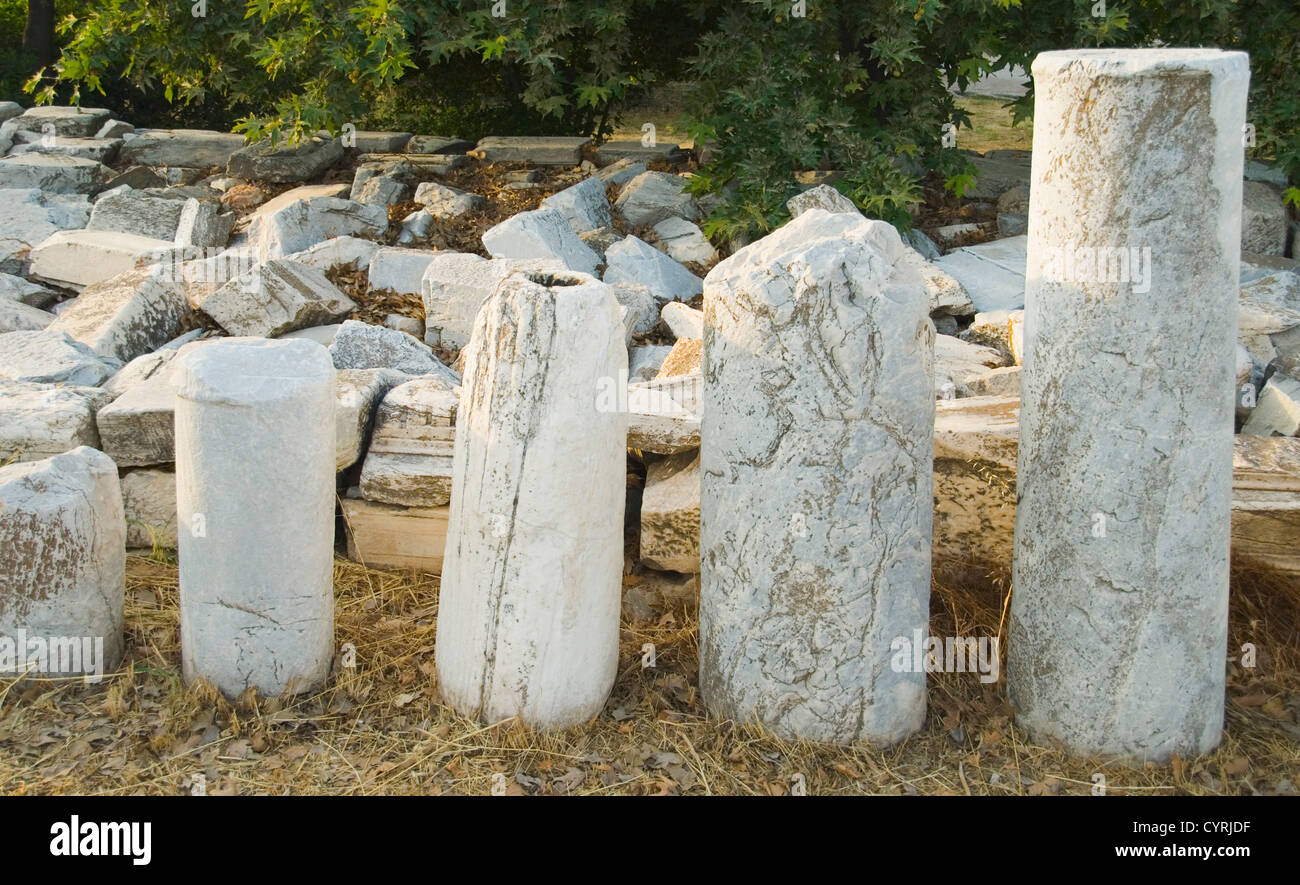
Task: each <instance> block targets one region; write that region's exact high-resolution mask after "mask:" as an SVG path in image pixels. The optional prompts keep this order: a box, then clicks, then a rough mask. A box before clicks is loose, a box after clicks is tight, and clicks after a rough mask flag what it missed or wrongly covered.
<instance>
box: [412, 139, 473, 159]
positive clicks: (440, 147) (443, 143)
mask: <svg viewBox="0 0 1300 885" xmlns="http://www.w3.org/2000/svg"><path fill="white" fill-rule="evenodd" d="M473 147H474V142H472V141H465V140H464V139H463V138H456V137H455V136H451V137H448V136H444V135H416V136H412V138H411V140H410V141H408V142H407V143H406V152H407V153H408V154H463V153H465V151H468V150H470V149H472V148H473Z"/></svg>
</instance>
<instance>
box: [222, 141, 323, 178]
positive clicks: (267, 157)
mask: <svg viewBox="0 0 1300 885" xmlns="http://www.w3.org/2000/svg"><path fill="white" fill-rule="evenodd" d="M342 159H343V144H342V143H341V142H340V141H339V140H338V139H337V138H321V137H319V136H314V137H312V138H309V139H303V140H302V141H300V142H299V143H298V144H294V145H290V144H285V143H281V144H277V145H275V146H272V145H271V143H270V141H269V140H268V141H261V142H257V143H256V144H250V145H247V146H245V147H242V148H240V149H239V150H237V151H235V152H234V153H233V154H231V155H230V161H229V162H228V164H227V166H226V171H227V172H228V173H229V174H230V175H233V176H235V177H236V178H244V179H247V180H249V181H269V182H272V183H283V182H289V181H308V180H310V179H313V178H316V177H318V176H319V175H321V174H322V173H323V172H325V170H326V169H329V168H330V167H331V166H333V165H334V164H335V163H337V162H338V161H339V160H342Z"/></svg>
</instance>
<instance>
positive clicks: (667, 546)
mask: <svg viewBox="0 0 1300 885" xmlns="http://www.w3.org/2000/svg"><path fill="white" fill-rule="evenodd" d="M641 561H642V562H644V563H645V564H646V565H648V566H650V567H651V568H656V569H660V570H663V571H670V572H688V573H694V572H698V571H699V570H700V455H699V452H698V451H696V452H683V453H682V454H679V455H670V456H669V457H667V458H664V459H663V460H660V461H655V462H653V463H651V464H650V465H649V467H648V468H647V469H646V482H645V492H644V494H643V495H642V498H641Z"/></svg>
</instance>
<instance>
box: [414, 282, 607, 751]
mask: <svg viewBox="0 0 1300 885" xmlns="http://www.w3.org/2000/svg"><path fill="white" fill-rule="evenodd" d="M463 377H464V380H463V382H462V387H461V395H460V408H459V409H458V410H457V420H456V453H455V459H454V465H453V468H452V474H453V478H452V489H451V512H450V514H449V517H448V523H447V547H446V553H445V556H444V559H443V569H442V589H441V591H440V595H439V606H438V636H437V643H436V644H437V662H438V687H439V690H440V691H441V693H442V696H443V697H444V698H446V699H447V700H448V701H449V702H450V703H451V704H452V706H453V707H455V708H456V709H457V710H458V711H460V712H461V713H463V714H465V715H470V716H477V717H479V718H480V719H482V720H484V721H487V722H497V721H500V720H502V719H507V718H509V717H512V716H517V717H518V719H519V721H520V722H522V723H524V724H526V725H529V726H531V727H533V728H538V729H562V728H567V727H569V726H572V725H578V724H580V723H582V722H585V721H587V720H588V719H590V718H591V717H592V716H595V715H596V714H597V713H599V712H600V709H601V707H602V706H603V705H604V703H605V698H606V697H607V696H608V694H609V690H610V688H611V687H612V686H613V684H614V675H615V672H616V670H617V668H618V639H619V627H618V619H619V607H620V603H621V601H622V577H623V508H624V503H625V501H626V496H627V490H626V486H627V479H626V477H627V414H626V413H625V412H624V411H621V410H620V408H619V404H620V403H621V402H623V401H624V400H626V395H625V391H626V388H627V349H626V347H625V346H624V338H623V325H622V320H621V319H620V313H619V307H618V303H617V301H616V300H615V298H614V292H613V289H612V288H610V287H609V286H607V285H605V284H604V283H601V282H600V281H598V280H596V279H594V278H592V277H589V276H587V275H585V274H578V273H570V272H564V273H557V274H519V275H516V276H513V277H511V278H509V279H507V280H506V281H505V282H503V283H502V284H501V285H500V287H498V289H497V290H496V292H495V293H494V294H493V295H492V296H491V297H490V298H488V300H487V301H486V302H485V303H484V304H483V306H482V308H481V309H480V310H479V312H478V316H477V318H476V319H475V322H474V329H473V332H472V334H471V337H470V342H469V345H468V347H467V348H466V353H465V372H464V376H463ZM602 392H612V393H615V394H620V393H621V394H622V395H621V396H615V397H613V398H612V400H610V401H609V402H608V403H606V405H608V406H610V407H609V408H602V398H601V394H602Z"/></svg>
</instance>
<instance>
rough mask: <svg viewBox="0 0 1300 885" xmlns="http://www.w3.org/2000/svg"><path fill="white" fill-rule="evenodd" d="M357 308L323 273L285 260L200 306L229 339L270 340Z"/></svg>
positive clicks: (257, 271)
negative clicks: (239, 336)
mask: <svg viewBox="0 0 1300 885" xmlns="http://www.w3.org/2000/svg"><path fill="white" fill-rule="evenodd" d="M356 307H357V306H356V304H355V303H353V301H352V299H351V298H348V297H347V296H346V295H344V294H343V293H342V292H341V291H339V289H338V287H337V286H335V285H334V284H333V283H331V282H330V281H329V280H328V279H327V278H326V276H325V274H324V272H323V271H320V270H317V269H316V268H314V267H308V266H307V265H305V264H297V263H296V262H293V261H287V260H284V259H274V260H271V261H267V262H266V263H264V264H260V265H258V266H257V267H255V268H253V269H252V270H251V271H249V272H248V273H246V274H243V275H242V276H240V277H239V278H237V279H234V280H231V281H230V282H229V283H227V284H226V285H224V286H222V287H221V288H219V289H217V291H216V292H214V293H212V295H211V296H209V297H208V298H207V299H206V300H204V301H203V302H202V303H201V304H200V305H199V309H200V310H201V311H203V312H204V313H205V314H207V315H208V316H210V317H211V318H212V319H213V320H215V321H216V322H217V323H218V324H220V326H221V328H223V329H225V330H226V331H227V332H229V333H230V334H231V335H253V336H262V337H266V338H270V337H274V336H276V335H283V334H284V333H285V332H292V331H294V330H295V329H305V328H307V327H308V326H319V325H323V324H325V323H329V322H332V321H334V320H338V319H342V318H343V317H345V316H347V315H348V314H349V313H351V312H352V311H354V310H356ZM352 368H364V367H361V366H354V367H352Z"/></svg>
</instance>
